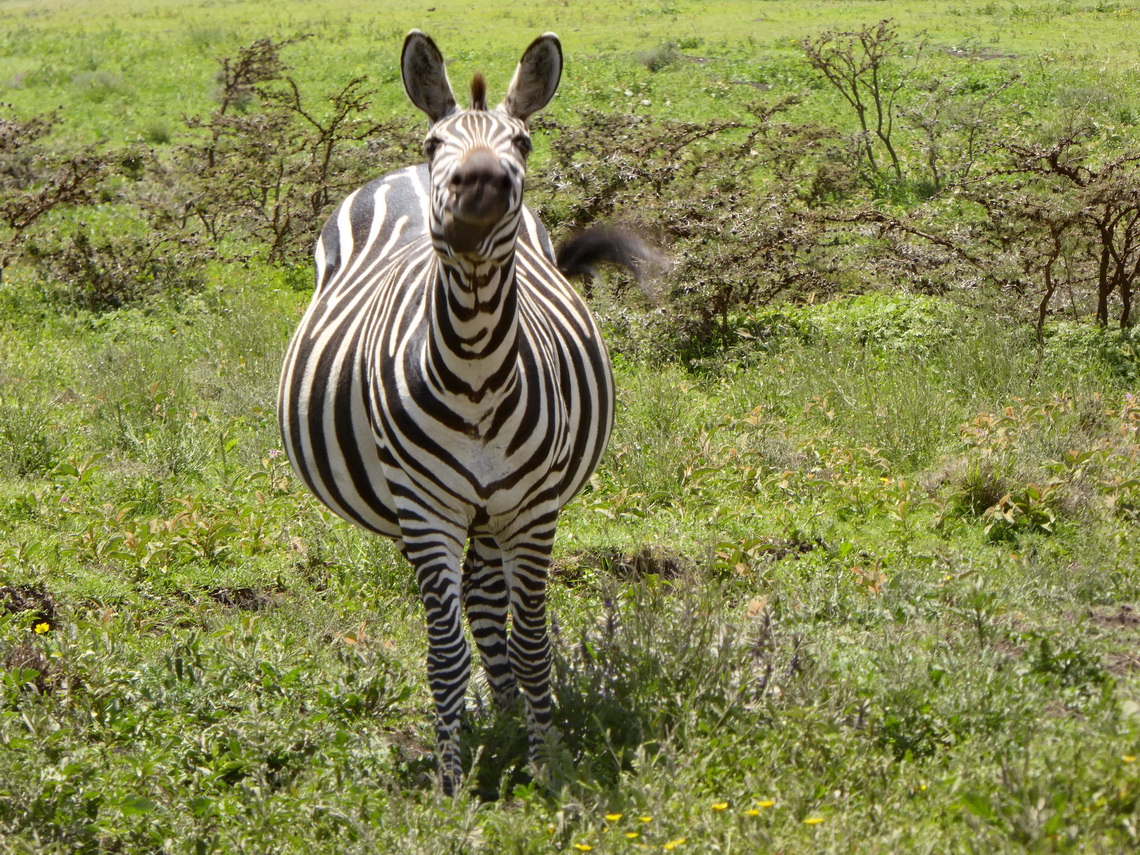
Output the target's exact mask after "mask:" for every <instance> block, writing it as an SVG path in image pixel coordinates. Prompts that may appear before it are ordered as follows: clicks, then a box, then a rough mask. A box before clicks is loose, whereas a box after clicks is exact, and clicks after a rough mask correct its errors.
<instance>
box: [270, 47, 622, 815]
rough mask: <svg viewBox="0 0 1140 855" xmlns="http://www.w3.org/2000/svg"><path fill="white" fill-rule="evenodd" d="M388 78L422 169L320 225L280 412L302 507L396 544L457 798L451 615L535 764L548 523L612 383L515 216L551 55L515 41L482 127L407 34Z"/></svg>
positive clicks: (482, 109)
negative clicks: (422, 632)
mask: <svg viewBox="0 0 1140 855" xmlns="http://www.w3.org/2000/svg"><path fill="white" fill-rule="evenodd" d="M401 70H402V76H403V83H404V88H405V90H406V92H407V94H408V96H409V98H410V99H411V101H412V103H413V104H414V105H415V106H416V107H418V108H419V109H420V110H422V111H423V112H424V113H425V114H426V115H427V116H428V119H429V120H430V129H429V132H428V134H427V137H426V139H425V142H424V153H425V155H426V157H427V158H428V161H429V163H428V164H426V165H419V166H413V167H409V168H406V169H403V170H399V171H397V172H393V173H390V174H388V175H386V176H384V177H382V178H379V179H377V180H375V181H373V182H371V183H369V184H366V185H365V186H364V187H362V188H361V189H359V190H357V191H356V192H354V193H353V194H351V195H350V196H349V197H348V198H347V199H345V200H344V202H342V203H341V204H340V206H339V207H338V208H337V209H336V210H335V211H334V212H333V214H332V216H331V217H330V218H329V220H328V222H327V223H326V224H325V226H324V228H323V229H322V231H321V234H320V238H319V239H318V241H317V244H316V248H315V251H314V256H315V263H316V290H315V292H314V294H313V298H312V302H311V303H310V305H309V307H308V310H307V311H306V313H305V315H304V316H303V318H302V320H301V322H300V325H299V327H298V329H297V331H296V332H295V334H294V336H293V339H292V341H291V343H290V344H289V346H288V350H287V352H286V357H285V363H284V367H283V369H282V374H281V384H280V390H279V396H278V411H279V420H280V427H281V432H282V437H283V442H284V448H285V451H286V453H287V455H288V457H289V459H290V461H291V462H292V464H293V467H294V468H295V470H296V471H297V473H298V475H299V476H300V478H301V479H302V480H303V481H304V483H305V484H306V486H307V487H308V489H309V490H310V491H311V492H312V493H313V494H315V496H316V497H317V498H318V499H319V500H320V501H321V502H322V503H323V504H325V505H326V506H327V507H328V508H329V509H331V510H332V511H333V512H334V513H336V514H337V515H339V516H341V517H343V518H345V519H346V520H349V521H350V522H352V523H355V524H356V525H358V526H360V527H362V528H364V529H367V530H369V531H372V532H376V533H378V534H381V535H385V536H387V537H389V538H392V539H393V540H394V541H395V542H396V544H397V546H398V548H399V549H400V551H401V552H402V554H403V555H404V556H405V557H406V558H407V560H408V561H409V562H410V563H411V565H412V567H413V569H414V571H415V576H416V581H417V584H418V587H419V592H420V597H421V600H422V602H423V605H424V610H425V615H426V620H427V627H428V654H427V673H428V682H429V685H430V688H431V694H432V697H433V700H434V705H435V730H436V739H437V759H438V765H439V774H440V778H441V784H442V787H443V790H444V791H445V792H446V793H447V794H449V795H451V794H454V792H455V788H456V786H457V785H458V783H459V782H460V781H461V780H462V768H461V764H460V752H459V723H460V715H461V712H462V710H463V706H464V701H465V694H466V688H467V683H468V680H469V677H470V672H471V654H470V651H469V649H468V645H467V641H466V639H465V636H464V634H463V626H462V614H461V609H462V611H464V612H466V615H467V620H468V623H469V625H470V628H471V634H472V636H473V638H474V641H475V644H476V647H477V648H478V651H479V655H480V659H481V661H482V665H483V668H484V670H485V672H486V675H487V682H488V687H489V689H490V693H491V696H492V699H493V701H494V703H495V706H496V707H497V708H498V709H500V710H502V709H508V708H511V707H513V706H515V705H516V704H517V702H518V697H519V695H520V690H521V696H522V700H523V702H524V711H525V719H526V725H527V733H528V748H529V757H530V760H531V761H532V762H538V761H539V760H540V758H541V753H542V751H541V749H542V747H543V745H544V744H545V743H546V740H547V738H548V734H549V731H550V728H551V718H552V705H551V703H552V702H551V691H550V668H551V643H550V638H549V635H548V631H547V617H546V581H547V572H548V568H549V564H550V559H551V550H552V546H553V541H554V533H555V525H556V521H557V518H558V514H559V511H560V509H561V508H562V506H563V505H565V504H566V502H568V501H569V500H570V499H571V498H572V497H573V496H574V494H575V493H577V492H578V491H579V490H580V489H581V487H582V486H583V485H584V484H585V483H586V481H587V479H588V478H589V477H590V476H591V474H592V473H593V472H594V470H595V469H596V467H597V465H598V462H599V460H600V458H601V456H602V454H603V452H604V451H605V448H606V444H607V441H608V439H609V435H610V431H611V429H612V426H613V419H614V379H613V373H612V370H611V367H610V360H609V355H608V352H607V349H606V345H605V343H604V341H603V339H602V336H601V333H600V331H599V328H598V325H597V322H596V321H595V319H594V317H593V315H592V314H591V312H590V310H589V309H588V308H587V306H586V304H585V303H584V302H583V300H582V299H581V298H580V297H579V296H578V294H577V293H576V292H575V291H574V289H573V288H572V287H571V286H570V284H569V283H568V282H567V280H566V278H565V277H564V276H563V274H562V273H561V272H560V271H559V268H558V265H557V262H556V260H555V253H554V250H553V248H552V246H551V241H550V237H549V235H548V233H547V231H546V229H545V228H544V227H543V226H542V224H541V223H540V222H539V221H538V219H537V217H536V216H535V214H534V213H533V211H531V210H530V209H529V208H528V207H526V206H525V205H524V204H523V186H524V178H525V169H526V162H527V155H528V154H529V153H530V150H531V140H530V136H529V134H528V131H527V119H528V118H529V117H530V116H531V115H533V114H534V113H535V112H537V111H538V110H541V109H542V108H543V107H545V106H546V105H547V104H548V103H549V102H550V100H551V98H553V97H554V94H555V91H556V89H557V87H558V83H559V80H560V77H561V72H562V47H561V43H560V42H559V40H558V37H557V36H556V35H554V34H553V33H546V34H544V35H542V36H540V37H539V38H537V39H535V40H534V41H533V42H532V43H531V44H530V46H529V47H528V48H527V49H526V51H525V52H524V53H523V55H522V58H521V60H520V61H519V64H518V68H517V70H516V72H515V75H514V78H513V79H512V81H511V83H510V85H509V87H508V91H507V95H506V97H505V98H504V99H503V101H502V103H500V104H499V105H498V106H497V107H495V108H494V109H489V108H488V106H487V101H486V83H485V81H484V79H483V76H482V74H481V73H479V74H476V75H475V76H474V78H473V80H472V83H471V107H470V108H469V109H462V108H460V107H459V106H458V105H457V104H456V101H455V97H454V95H453V93H452V89H451V84H450V82H449V81H448V78H447V73H446V71H445V68H444V60H443V56H442V54H441V53H440V50H439V48H438V47H436V44H435V42H434V41H433V40H432V39H431V38H430V37H428V36H427V35H425V34H424V33H422V32H420V31H418V30H412V31H411V32H410V33H409V34H408V36H407V38H406V39H405V42H404V47H403V53H402V57H401ZM592 240H593V241H594V242H595V243H598V242H600V243H602V244H606V246H603V247H602V249H601V250H600V251H598V252H595V253H594V257H601V258H606V257H609V258H617V259H618V260H619V261H624V262H625V263H627V265H628V264H630V262H629V252H628V251H627V250H628V247H626V248H625V249H624V250H623V247H622V239H621V238H620V237H619V238H614V239H612V240H609V241H607V240H605V239H602V238H599V236H598V233H594V234H593V235H592ZM588 242H589V239H588V240H587V243H588ZM634 243H636V241H634ZM588 251H589V250H588V249H587V252H588ZM623 252H624V255H623ZM635 254H636V253H635ZM570 255H571V256H575V255H576V254H575V253H574V251H573V250H571V252H570ZM587 261H588V259H587ZM574 263H575V264H576V265H581V266H585V267H588V264H586V263H585V262H584V261H583V259H582V258H580V257H575V262H574ZM508 614H509V616H510V629H509V632H508V629H507V621H508Z"/></svg>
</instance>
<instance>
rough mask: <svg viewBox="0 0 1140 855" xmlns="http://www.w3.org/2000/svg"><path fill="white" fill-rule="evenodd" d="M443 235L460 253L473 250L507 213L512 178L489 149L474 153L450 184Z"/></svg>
mask: <svg viewBox="0 0 1140 855" xmlns="http://www.w3.org/2000/svg"><path fill="white" fill-rule="evenodd" d="M448 187H449V190H450V193H449V198H448V207H447V209H446V210H445V211H444V212H443V223H442V224H443V236H444V238H445V239H446V240H447V243H448V245H450V246H451V248H452V249H453V250H455V251H456V252H473V251H474V250H475V249H476V248H478V246H479V244H480V243H482V241H483V240H484V239H485V238H486V237H487V236H488V235H489V234H490V233H491V231H492V230H493V229H494V228H495V226H496V225H498V223H499V222H500V221H501V220H502V219H503V217H504V216H506V214H507V211H508V210H509V208H510V196H511V177H510V175H509V174H508V173H507V170H506V169H504V168H503V166H502V164H500V163H499V161H498V159H497V158H496V157H495V156H494V155H493V154H492V153H491V152H490V151H488V150H487V149H476V150H475V151H473V152H471V153H470V154H469V155H468V156H467V157H466V158H465V159H464V161H463V163H461V164H460V165H459V167H458V168H456V170H455V172H454V173H453V174H452V176H451V180H450V182H449V184H448Z"/></svg>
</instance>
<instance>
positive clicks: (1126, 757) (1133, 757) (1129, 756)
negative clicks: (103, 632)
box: [37, 630, 1136, 763]
mask: <svg viewBox="0 0 1140 855" xmlns="http://www.w3.org/2000/svg"><path fill="white" fill-rule="evenodd" d="M37 632H38V630H37ZM1120 759H1121V760H1123V761H1124V762H1125V763H1135V762H1136V755H1135V754H1125V755H1124V756H1123V757H1121V758H1120Z"/></svg>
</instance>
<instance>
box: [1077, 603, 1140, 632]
mask: <svg viewBox="0 0 1140 855" xmlns="http://www.w3.org/2000/svg"><path fill="white" fill-rule="evenodd" d="M1089 619H1090V620H1092V622H1093V623H1094V624H1096V625H1097V626H1099V627H1104V628H1105V629H1112V630H1126V631H1129V630H1130V631H1140V613H1138V612H1137V611H1136V609H1134V608H1133V607H1132V606H1128V605H1121V606H1108V607H1102V608H1095V609H1090V610H1089Z"/></svg>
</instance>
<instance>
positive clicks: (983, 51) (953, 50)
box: [938, 45, 1021, 60]
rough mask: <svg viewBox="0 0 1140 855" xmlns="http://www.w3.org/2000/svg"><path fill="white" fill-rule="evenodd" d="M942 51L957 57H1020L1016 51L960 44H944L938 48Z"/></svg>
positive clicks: (989, 58) (985, 58) (987, 58)
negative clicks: (1007, 51) (962, 45)
mask: <svg viewBox="0 0 1140 855" xmlns="http://www.w3.org/2000/svg"><path fill="white" fill-rule="evenodd" d="M938 49H939V50H940V51H942V53H944V54H946V55H947V56H954V57H958V58H959V59H982V60H992V59H1020V58H1021V57H1020V56H1019V55H1018V54H1016V53H1005V52H1003V51H1000V50H997V49H996V48H991V47H977V48H975V47H961V46H960V45H945V46H943V47H940V48H938Z"/></svg>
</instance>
